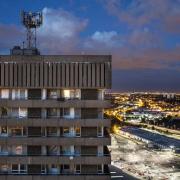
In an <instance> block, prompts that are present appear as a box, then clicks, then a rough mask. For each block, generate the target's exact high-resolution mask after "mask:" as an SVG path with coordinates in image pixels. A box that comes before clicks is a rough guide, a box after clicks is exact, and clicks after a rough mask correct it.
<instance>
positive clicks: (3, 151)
mask: <svg viewBox="0 0 180 180" xmlns="http://www.w3.org/2000/svg"><path fill="white" fill-rule="evenodd" d="M0 154H1V155H8V149H7V146H0Z"/></svg>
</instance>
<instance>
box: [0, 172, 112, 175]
mask: <svg viewBox="0 0 180 180" xmlns="http://www.w3.org/2000/svg"><path fill="white" fill-rule="evenodd" d="M0 175H13V176H16V175H17V176H23V175H27V176H28V175H29V176H34V175H35V176H36V175H38V176H57V175H58V176H107V175H110V173H109V172H107V173H106V172H105V173H89V172H88V173H72V172H59V173H57V174H55V173H50V172H46V173H26V172H23V173H13V172H0Z"/></svg>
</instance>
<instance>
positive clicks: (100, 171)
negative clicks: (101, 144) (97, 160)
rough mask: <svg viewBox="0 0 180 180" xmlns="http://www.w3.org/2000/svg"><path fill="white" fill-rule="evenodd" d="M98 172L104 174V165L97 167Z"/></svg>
mask: <svg viewBox="0 0 180 180" xmlns="http://www.w3.org/2000/svg"><path fill="white" fill-rule="evenodd" d="M97 171H98V173H103V169H102V165H101V164H100V165H97Z"/></svg>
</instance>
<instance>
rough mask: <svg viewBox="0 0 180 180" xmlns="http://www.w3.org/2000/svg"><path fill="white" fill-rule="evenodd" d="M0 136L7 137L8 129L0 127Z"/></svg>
mask: <svg viewBox="0 0 180 180" xmlns="http://www.w3.org/2000/svg"><path fill="white" fill-rule="evenodd" d="M0 135H1V136H7V135H8V128H7V126H2V127H0Z"/></svg>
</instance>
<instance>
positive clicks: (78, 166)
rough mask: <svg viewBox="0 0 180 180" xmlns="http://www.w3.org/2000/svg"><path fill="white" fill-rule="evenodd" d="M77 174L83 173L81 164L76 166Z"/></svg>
mask: <svg viewBox="0 0 180 180" xmlns="http://www.w3.org/2000/svg"><path fill="white" fill-rule="evenodd" d="M76 173H77V174H80V173H81V166H80V164H77V165H76Z"/></svg>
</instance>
